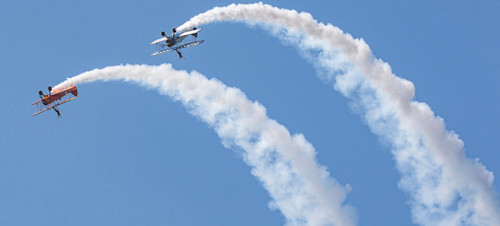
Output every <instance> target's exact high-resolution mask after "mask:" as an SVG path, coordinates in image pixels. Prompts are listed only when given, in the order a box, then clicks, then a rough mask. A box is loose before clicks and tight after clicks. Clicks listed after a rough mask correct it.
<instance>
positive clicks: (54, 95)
mask: <svg viewBox="0 0 500 226" xmlns="http://www.w3.org/2000/svg"><path fill="white" fill-rule="evenodd" d="M69 93H71V94H73V97H71V96H69V95H68V96H66V95H67V94H69ZM38 95H40V100H38V101H37V102H35V103H33V104H31V105H35V106H36V110H37V112H36V113H35V114H33V115H32V116H35V115H38V114H40V113H42V112H44V111H47V110H50V109H54V111H56V113H57V117H61V113H60V112H59V110H57V108H56V107H57V106H59V105H61V104H64V103H67V102H70V101H72V100H74V99H75V98H76V97H77V96H78V90H77V89H76V86H71V87H68V88H65V89H62V90H54V91H52V87H50V86H49V94H47V95H43V92H42V91H39V92H38Z"/></svg>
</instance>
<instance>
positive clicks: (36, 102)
mask: <svg viewBox="0 0 500 226" xmlns="http://www.w3.org/2000/svg"><path fill="white" fill-rule="evenodd" d="M40 101H42V100H37V101H35V102H34V103H32V104H31V105H35V104H38V103H40Z"/></svg>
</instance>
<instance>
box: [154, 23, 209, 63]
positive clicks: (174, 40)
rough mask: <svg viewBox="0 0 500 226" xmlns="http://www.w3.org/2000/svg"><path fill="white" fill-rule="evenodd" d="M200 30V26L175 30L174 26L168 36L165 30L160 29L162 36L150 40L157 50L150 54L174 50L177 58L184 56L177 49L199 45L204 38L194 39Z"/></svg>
mask: <svg viewBox="0 0 500 226" xmlns="http://www.w3.org/2000/svg"><path fill="white" fill-rule="evenodd" d="M201 30H202V29H201V28H200V29H196V28H195V27H193V28H192V29H188V30H185V31H181V32H177V30H176V29H175V28H174V29H172V31H173V32H172V34H171V35H169V36H167V35H166V34H165V32H164V31H162V32H161V36H163V37H162V38H159V39H156V40H154V41H153V42H151V45H156V49H157V51H156V52H155V53H153V54H151V56H156V55H160V54H163V53H168V52H172V51H174V50H175V51H176V52H177V54H179V59H182V58H184V57H182V54H181V52H180V51H179V50H180V49H182V48H186V47H191V46H195V45H199V44H201V43H203V42H204V40H196V39H197V38H198V32H200V31H201ZM189 37H190V39H189Z"/></svg>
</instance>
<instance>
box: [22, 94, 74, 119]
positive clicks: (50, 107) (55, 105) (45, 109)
mask: <svg viewBox="0 0 500 226" xmlns="http://www.w3.org/2000/svg"><path fill="white" fill-rule="evenodd" d="M74 99H76V96H75V97H72V98H69V99H67V100H65V101H62V102H60V103H57V104H54V105H50V106H47V107H46V108H44V109H42V110H40V111H38V112H36V113H35V114H33V115H32V116H31V117H33V116H35V115H38V114H40V113H42V112H44V111H47V110H50V109H52V108H55V107H57V106H59V105H61V104H64V103H67V102H70V101H72V100H74Z"/></svg>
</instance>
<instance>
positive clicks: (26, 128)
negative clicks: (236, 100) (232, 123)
mask: <svg viewBox="0 0 500 226" xmlns="http://www.w3.org/2000/svg"><path fill="white" fill-rule="evenodd" d="M230 3H232V2H230V1H188V0H185V1H23V0H20V1H2V0H0V27H1V30H2V35H0V62H1V67H0V74H1V76H0V81H1V84H2V89H1V91H0V93H1V96H2V99H3V101H2V107H0V109H1V110H0V128H1V130H0V225H282V224H283V223H284V218H283V217H282V215H281V214H280V213H279V211H272V210H270V209H269V208H268V202H269V200H270V198H269V196H268V195H267V192H266V191H265V190H264V189H263V188H262V186H261V185H260V184H259V182H258V181H257V180H256V179H255V178H254V177H253V176H252V175H251V174H250V168H249V167H248V166H246V165H245V164H244V163H243V161H242V160H241V158H240V156H239V154H238V151H237V150H228V149H225V148H224V147H223V146H222V145H221V143H220V140H219V138H218V137H217V136H216V134H215V133H214V132H213V130H212V129H210V128H209V127H208V126H207V125H206V124H204V123H202V122H200V121H199V120H198V119H196V118H194V117H192V116H191V115H189V114H188V113H187V112H186V110H185V109H184V108H183V107H182V106H181V105H180V104H179V103H175V102H173V101H172V100H170V99H169V98H168V97H166V96H161V95H159V94H158V93H157V92H156V91H153V90H146V89H144V88H141V87H138V86H135V85H132V84H127V83H122V82H108V83H101V82H99V83H94V84H88V85H85V86H83V87H81V88H80V89H79V97H78V98H77V99H76V100H75V101H73V102H71V103H69V104H66V105H64V106H62V107H61V108H60V110H61V112H62V114H63V118H62V119H57V117H56V115H55V113H54V112H46V113H44V114H42V115H40V116H37V117H34V118H32V117H31V114H32V113H34V111H35V109H34V108H32V106H30V104H31V103H32V102H33V101H35V100H37V98H38V95H37V92H38V90H43V91H44V92H45V91H46V88H47V86H49V85H55V84H58V83H59V82H61V81H63V80H64V79H66V78H67V77H71V76H74V75H77V74H79V73H81V72H84V71H86V70H90V69H93V68H101V67H105V66H110V65H117V64H126V63H129V64H152V65H156V64H161V63H171V64H173V66H174V67H175V68H176V69H185V70H197V71H199V72H201V73H202V74H204V75H206V76H208V77H216V78H218V79H219V80H221V81H222V82H224V83H225V84H227V85H229V86H235V87H238V88H240V89H241V90H242V91H243V92H245V93H246V94H247V96H248V97H249V99H251V100H257V101H259V102H260V103H262V104H263V105H264V106H265V107H266V108H267V110H268V115H269V117H270V118H272V119H275V120H277V121H278V122H280V123H281V124H283V125H285V126H286V127H287V128H288V129H289V130H290V131H291V132H292V133H303V134H304V135H305V137H306V138H307V139H308V140H309V141H310V142H311V143H312V144H313V145H314V147H315V148H316V151H317V152H318V161H319V162H320V163H321V164H323V165H325V166H327V167H328V170H329V172H331V174H332V176H333V177H334V178H336V179H338V180H339V181H340V182H341V183H342V184H350V185H351V186H352V187H353V190H352V192H351V194H350V195H349V196H348V198H347V203H348V204H350V205H353V206H355V207H356V209H357V211H358V217H359V223H360V225H411V220H410V210H409V208H408V206H407V205H406V204H405V202H406V201H407V200H408V198H407V197H406V195H405V194H404V193H403V192H402V191H401V190H399V189H398V187H397V183H398V181H399V174H398V172H397V171H396V169H395V167H394V161H393V160H392V155H391V154H390V148H389V147H388V146H386V145H385V144H382V143H380V142H379V140H378V138H377V137H376V136H375V135H373V134H372V133H370V131H369V129H368V127H367V125H366V124H365V123H364V122H363V121H362V120H360V116H359V115H357V114H355V113H353V112H352V111H351V110H350V108H349V102H348V101H347V100H346V99H345V98H344V97H343V96H342V95H341V94H340V93H338V92H336V91H335V90H333V89H332V88H331V87H329V86H328V85H325V84H323V83H322V82H321V81H320V80H319V79H317V78H316V76H315V70H314V68H313V67H312V66H311V65H310V64H308V63H307V62H306V61H305V60H303V59H302V58H301V57H300V56H299V55H298V54H297V52H296V50H295V48H294V47H292V46H283V45H282V43H281V42H280V41H279V40H277V39H275V38H273V37H271V36H269V35H267V34H266V33H265V32H263V31H262V30H260V29H256V28H250V27H247V26H245V25H243V24H238V23H220V24H211V25H207V26H205V27H204V28H205V29H204V30H203V31H202V32H201V33H200V38H203V39H204V40H205V43H204V44H202V45H200V46H197V47H193V48H189V49H186V50H185V51H184V52H183V55H184V56H185V57H186V58H187V59H186V60H178V59H177V55H176V54H175V53H172V54H165V55H162V56H157V57H150V54H151V53H152V52H153V51H154V49H153V48H152V46H149V43H150V42H151V41H152V40H154V39H156V38H158V37H159V35H160V32H161V31H162V30H165V31H171V28H172V27H175V26H178V25H180V24H182V23H183V22H184V21H186V20H188V19H189V18H191V17H192V16H194V15H196V14H198V13H201V12H204V11H206V10H208V9H210V8H212V7H214V6H224V5H227V4H230ZM266 3H269V4H272V5H275V6H278V7H283V8H290V9H292V8H293V9H296V10H298V11H307V12H309V13H311V14H312V15H313V16H314V17H315V18H316V19H317V20H319V21H321V22H324V23H332V24H333V25H336V26H338V27H340V28H341V29H342V30H344V31H346V32H348V33H350V34H352V35H353V36H354V37H361V38H363V39H364V40H365V41H366V42H367V43H368V44H369V45H370V47H371V48H372V50H373V52H374V53H375V55H376V56H377V57H378V58H381V59H383V60H384V61H386V62H388V63H389V64H390V65H391V66H392V68H393V72H394V73H396V74H397V75H398V76H400V77H403V78H406V79H408V80H410V81H412V82H413V83H414V84H415V86H416V99H417V100H419V101H423V102H426V103H428V104H429V105H430V106H431V107H432V109H433V110H434V111H435V112H436V114H437V115H439V116H441V117H443V118H444V119H445V122H446V124H447V128H448V129H451V130H454V131H455V132H456V133H458V134H459V135H460V137H461V138H462V140H464V142H465V149H466V154H467V155H468V156H469V157H471V158H479V159H480V160H481V161H482V162H483V163H484V165H485V166H486V167H487V168H488V169H489V170H490V171H492V172H493V173H494V174H495V175H496V176H497V177H499V176H498V175H500V152H499V151H500V150H499V148H498V145H497V143H496V142H497V141H498V129H500V119H499V118H498V115H500V105H499V101H498V99H499V97H500V85H499V84H500V69H499V65H500V54H499V53H500V42H499V40H500V30H499V29H498V28H499V27H500V14H499V12H500V2H499V1H479V2H473V1H464V0H458V1H439V2H435V1H427V0H426V1H396V0H394V1H377V3H375V2H374V1H329V2H328V3H325V1H307V3H306V2H305V1H286V2H280V1H271V2H266ZM494 184H495V187H496V188H497V190H498V188H500V182H499V181H498V180H496V181H495V182H494Z"/></svg>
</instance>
